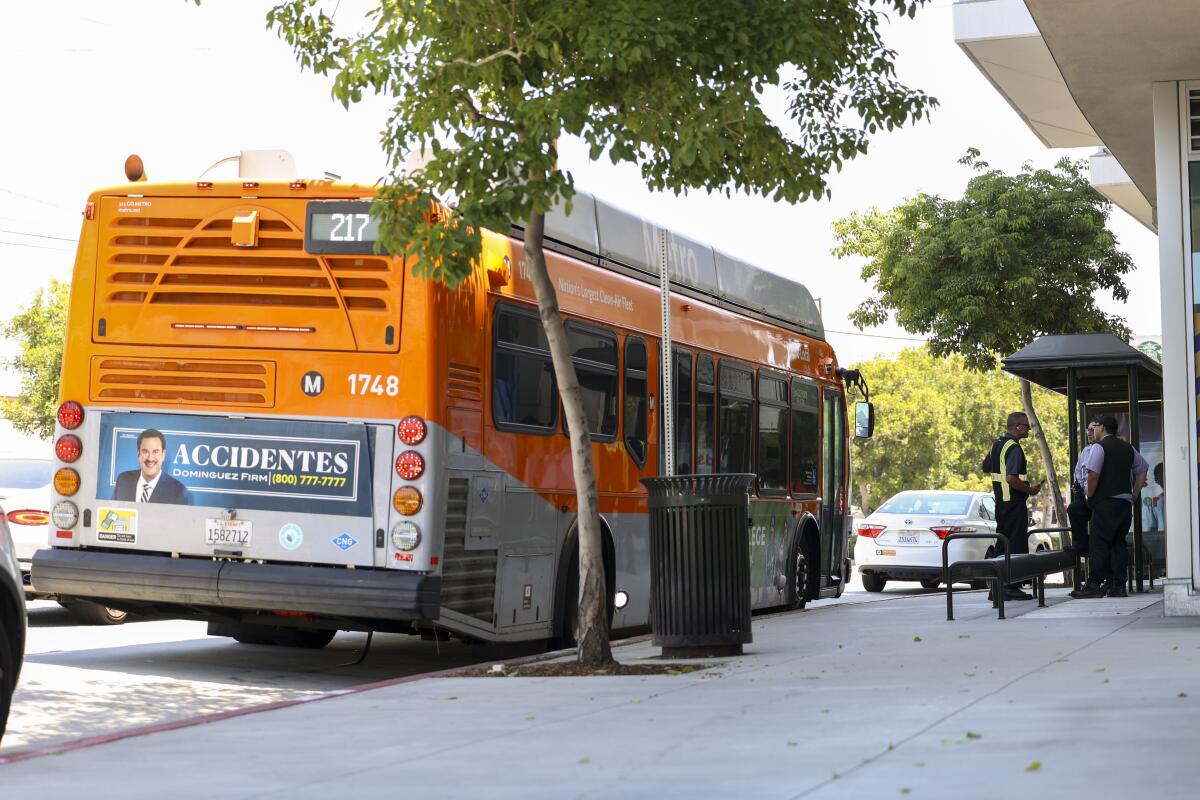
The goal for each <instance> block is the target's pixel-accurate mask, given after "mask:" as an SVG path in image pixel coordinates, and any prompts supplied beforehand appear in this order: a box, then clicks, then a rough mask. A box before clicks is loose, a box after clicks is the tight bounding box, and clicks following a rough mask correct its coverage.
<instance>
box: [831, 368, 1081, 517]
mask: <svg viewBox="0 0 1200 800" xmlns="http://www.w3.org/2000/svg"><path fill="white" fill-rule="evenodd" d="M854 369H859V370H862V372H863V374H864V375H868V376H870V385H871V401H872V402H873V403H874V404H875V410H876V413H875V435H874V436H873V437H872V438H870V439H864V440H856V441H855V442H854V444H853V445H852V450H851V462H850V463H851V469H852V474H851V480H852V482H853V485H854V492H855V494H854V498H855V500H856V501H857V502H858V503H859V505H861V506H862V509H863V513H864V514H869V513H870V512H871V510H873V509H874V508H875V507H877V506H878V505H879V504H880V503H882V502H883V501H884V500H886V499H888V498H889V497H891V496H892V495H893V494H895V493H896V492H900V491H903V490H905V489H960V490H967V491H987V490H988V489H990V488H991V486H990V484H989V482H988V480H987V478H986V477H984V476H983V475H982V474H981V473H980V469H979V466H980V462H981V461H983V457H984V455H986V453H987V449H988V448H989V447H990V446H991V444H992V441H993V440H994V439H995V438H996V437H997V436H999V435H1000V434H1001V433H1002V432H1003V431H1004V424H1005V418H1006V417H1007V416H1008V414H1009V412H1011V411H1019V410H1020V409H1021V390H1020V383H1019V381H1017V379H1016V378H1013V377H1012V376H1010V375H1006V374H1004V373H1003V372H1001V371H1000V370H997V369H993V370H989V371H987V372H983V373H980V372H974V371H972V370H970V369H968V368H967V364H966V360H965V359H964V358H963V357H961V356H957V355H954V356H948V357H940V356H935V355H933V354H932V353H930V352H929V350H928V349H926V348H924V347H914V348H909V349H906V350H903V351H901V352H900V353H898V354H896V355H894V356H886V357H880V358H876V359H873V360H870V361H864V362H861V363H858V364H855V365H854ZM1033 397H1034V404H1035V405H1036V407H1037V408H1038V409H1039V414H1040V415H1041V418H1042V425H1043V429H1044V430H1045V432H1046V437H1047V440H1048V441H1049V444H1050V450H1051V453H1052V456H1053V458H1054V459H1055V461H1057V462H1059V463H1065V460H1066V458H1067V444H1068V442H1067V437H1066V429H1067V425H1066V417H1067V404H1066V401H1065V399H1064V398H1063V397H1062V396H1061V395H1057V394H1054V393H1053V392H1049V391H1047V390H1045V389H1041V388H1039V387H1034V390H1033ZM851 399H852V400H853V399H861V398H857V397H852V398H851ZM1025 455H1026V457H1027V458H1028V460H1029V474H1030V476H1031V477H1035V482H1036V479H1037V478H1040V476H1042V475H1043V474H1045V471H1044V467H1043V465H1042V464H1041V458H1040V457H1039V455H1038V451H1037V448H1036V447H1032V446H1029V445H1028V444H1027V445H1026V446H1025Z"/></svg>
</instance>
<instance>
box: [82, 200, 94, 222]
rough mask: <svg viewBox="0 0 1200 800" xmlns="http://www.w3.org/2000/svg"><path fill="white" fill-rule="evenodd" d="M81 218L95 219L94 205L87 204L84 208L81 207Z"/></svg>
mask: <svg viewBox="0 0 1200 800" xmlns="http://www.w3.org/2000/svg"><path fill="white" fill-rule="evenodd" d="M83 218H84V219H95V218H96V204H95V203H88V204H87V205H86V206H84V207H83Z"/></svg>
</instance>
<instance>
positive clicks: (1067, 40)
mask: <svg viewBox="0 0 1200 800" xmlns="http://www.w3.org/2000/svg"><path fill="white" fill-rule="evenodd" d="M1196 12H1197V9H1196V6H1195V2H1194V0H1156V2H1155V3H1153V4H1146V3H1133V2H1129V0H960V2H957V3H955V6H954V31H955V41H957V42H958V44H959V47H961V48H962V49H963V51H964V52H965V53H966V54H967V55H968V57H970V58H971V60H972V61H973V62H974V63H975V64H976V66H977V67H978V68H979V69H980V71H981V72H982V73H983V74H984V75H985V76H986V77H987V78H988V80H990V81H991V82H992V84H993V85H994V86H996V88H997V90H998V91H999V92H1000V93H1001V94H1002V95H1003V96H1004V97H1005V99H1006V100H1007V101H1008V102H1009V104H1010V105H1012V107H1013V108H1014V109H1015V110H1016V111H1017V113H1018V114H1019V115H1020V116H1021V117H1022V119H1024V120H1025V121H1026V123H1027V124H1028V125H1029V127H1030V129H1031V130H1032V131H1033V132H1034V133H1035V134H1036V135H1037V136H1038V138H1039V139H1041V140H1042V141H1043V142H1044V143H1046V145H1047V146H1050V147H1075V146H1086V145H1092V144H1100V143H1101V142H1102V143H1103V146H1104V147H1105V148H1107V149H1108V151H1109V153H1110V154H1111V156H1112V157H1113V159H1115V164H1112V165H1109V164H1106V163H1101V164H1097V163H1095V162H1093V165H1092V166H1093V178H1094V179H1097V180H1098V182H1096V186H1097V189H1099V190H1100V191H1101V192H1102V193H1103V194H1104V195H1105V196H1107V197H1108V198H1109V199H1111V200H1112V201H1113V202H1114V203H1116V204H1117V205H1118V206H1119V207H1121V208H1122V209H1124V210H1125V211H1127V212H1128V213H1129V214H1131V215H1132V216H1133V217H1134V218H1136V219H1137V220H1138V221H1140V222H1142V224H1144V225H1147V227H1150V228H1152V229H1153V228H1154V210H1153V209H1154V205H1155V203H1156V199H1157V198H1156V195H1155V191H1156V187H1155V172H1154V124H1153V118H1152V109H1151V84H1153V83H1155V82H1158V81H1181V80H1192V79H1200V48H1197V47H1196V46H1195V43H1196V42H1197V41H1200V14H1198V13H1196ZM1089 135H1090V136H1091V140H1090V141H1088V136H1089ZM1117 170H1119V171H1120V172H1124V173H1125V175H1126V176H1127V177H1128V179H1129V183H1128V184H1122V183H1120V182H1118V181H1115V180H1113V178H1114V174H1115V172H1116V171H1117ZM1094 182H1095V181H1094Z"/></svg>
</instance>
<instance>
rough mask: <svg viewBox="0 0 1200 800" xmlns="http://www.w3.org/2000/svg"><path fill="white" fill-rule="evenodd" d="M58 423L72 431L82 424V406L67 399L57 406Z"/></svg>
mask: <svg viewBox="0 0 1200 800" xmlns="http://www.w3.org/2000/svg"><path fill="white" fill-rule="evenodd" d="M58 424H59V425H62V426H63V427H64V428H66V429H67V430H69V431H73V430H75V429H76V428H78V427H79V426H80V425H82V424H83V406H81V405H79V403H76V402H75V401H74V400H68V401H67V402H65V403H63V404H62V405H61V406H59V407H58Z"/></svg>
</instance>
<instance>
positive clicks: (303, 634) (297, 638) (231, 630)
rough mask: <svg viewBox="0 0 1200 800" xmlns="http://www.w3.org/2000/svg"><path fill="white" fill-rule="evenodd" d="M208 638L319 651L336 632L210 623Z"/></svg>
mask: <svg viewBox="0 0 1200 800" xmlns="http://www.w3.org/2000/svg"><path fill="white" fill-rule="evenodd" d="M208 635H209V636H228V637H229V638H230V639H233V640H234V641H235V642H238V643H239V644H266V645H279V646H280V647H300V648H304V649H306V650H320V649H321V648H322V647H324V646H325V645H327V644H329V643H330V642H332V641H333V637H334V636H336V635H337V631H310V630H301V629H299V628H281V627H279V626H277V625H249V624H245V623H241V622H210V623H208Z"/></svg>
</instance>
